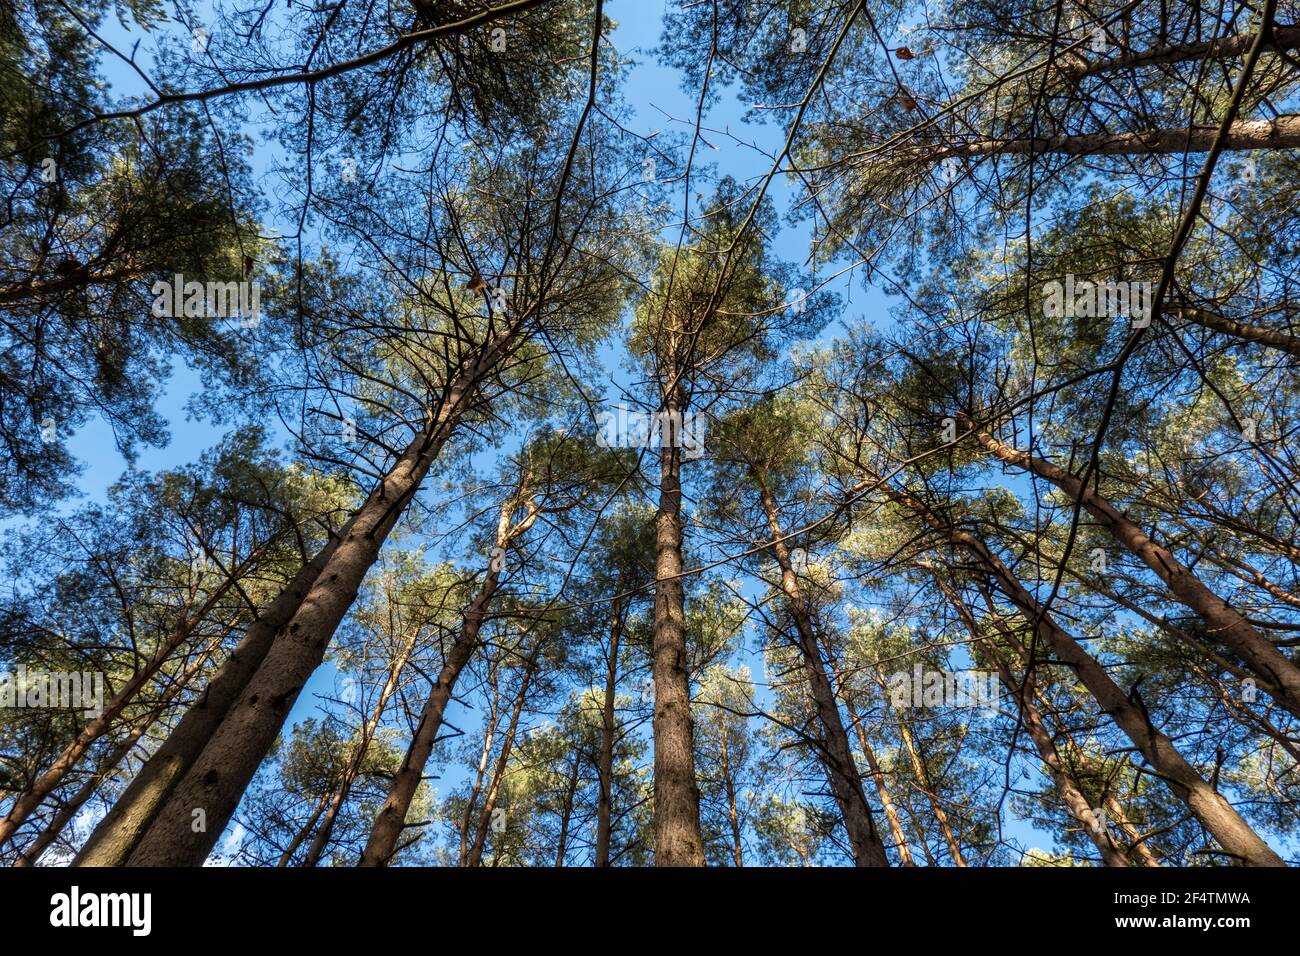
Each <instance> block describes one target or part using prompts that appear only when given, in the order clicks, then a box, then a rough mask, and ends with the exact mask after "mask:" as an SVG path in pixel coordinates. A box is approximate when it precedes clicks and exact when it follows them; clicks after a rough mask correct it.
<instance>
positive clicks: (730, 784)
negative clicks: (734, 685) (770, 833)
mask: <svg viewBox="0 0 1300 956" xmlns="http://www.w3.org/2000/svg"><path fill="white" fill-rule="evenodd" d="M722 784H723V788H724V789H725V790H726V791H727V824H728V826H730V827H731V861H732V862H733V863H734V864H735V865H736V867H737V868H740V867H743V866H744V865H745V851H744V841H743V840H742V839H741V832H740V812H739V809H738V808H737V806H736V783H735V781H734V780H732V779H731V754H730V753H729V752H728V751H727V728H726V726H725V725H724V726H723V728H722Z"/></svg>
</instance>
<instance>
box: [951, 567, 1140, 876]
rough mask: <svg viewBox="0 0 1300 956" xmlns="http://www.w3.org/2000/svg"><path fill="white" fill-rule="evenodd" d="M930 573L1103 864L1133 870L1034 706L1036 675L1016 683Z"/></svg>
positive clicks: (967, 613) (955, 598)
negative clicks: (1012, 705)
mask: <svg viewBox="0 0 1300 956" xmlns="http://www.w3.org/2000/svg"><path fill="white" fill-rule="evenodd" d="M930 570H931V573H932V574H933V575H934V578H935V582H936V583H937V584H938V586H939V589H940V590H941V591H943V593H944V595H945V596H946V597H947V598H948V601H949V603H950V604H952V606H953V609H954V610H955V611H956V612H957V616H958V617H960V618H961V620H962V623H963V624H964V625H965V626H966V630H967V631H968V632H969V633H970V636H971V638H972V640H973V641H974V642H975V645H976V646H977V647H979V648H980V649H981V650H982V651H983V652H984V654H985V655H986V656H987V657H988V658H989V660H991V661H992V662H993V666H994V667H996V668H997V672H998V678H999V680H1001V682H1002V686H1003V687H1005V688H1006V690H1007V693H1009V694H1010V695H1011V696H1012V697H1013V698H1014V699H1015V701H1016V704H1017V705H1018V706H1019V708H1020V723H1021V726H1023V727H1024V728H1025V731H1026V732H1027V733H1028V734H1029V739H1030V740H1031V741H1032V742H1033V744H1034V748H1035V749H1036V750H1037V751H1038V756H1039V759H1041V760H1042V761H1043V766H1045V767H1046V768H1047V772H1048V774H1049V775H1050V776H1051V778H1052V782H1053V784H1054V785H1055V786H1056V792H1057V794H1058V795H1059V796H1060V798H1061V802H1062V803H1064V804H1065V807H1066V809H1067V810H1069V811H1070V813H1071V814H1073V816H1074V818H1075V819H1076V820H1078V821H1079V823H1080V824H1081V825H1082V826H1083V830H1084V832H1085V833H1087V834H1088V838H1089V839H1090V840H1092V842H1093V845H1094V846H1096V848H1097V852H1098V853H1100V854H1101V858H1102V861H1103V862H1105V864H1106V865H1107V866H1132V865H1133V864H1132V861H1130V860H1129V857H1128V854H1127V853H1125V852H1124V849H1123V848H1122V847H1121V846H1119V844H1117V843H1116V842H1115V840H1114V838H1113V837H1112V836H1111V835H1110V831H1109V829H1107V827H1106V824H1105V816H1104V815H1101V814H1098V813H1096V812H1095V811H1094V810H1093V808H1092V805H1091V804H1089V802H1088V798H1087V797H1086V796H1085V795H1084V792H1083V788H1082V787H1081V786H1080V785H1079V782H1078V780H1077V779H1075V776H1074V772H1073V771H1072V770H1071V769H1070V767H1069V766H1067V765H1066V764H1065V762H1064V761H1063V760H1061V755H1060V753H1059V752H1058V751H1057V749H1056V744H1055V742H1054V741H1053V739H1052V733H1051V731H1049V730H1048V729H1047V724H1046V723H1045V722H1044V720H1043V715H1042V713H1041V712H1040V711H1039V709H1038V708H1037V707H1036V706H1034V702H1033V692H1034V684H1035V681H1034V675H1033V672H1032V671H1030V670H1026V673H1025V676H1024V679H1023V680H1019V679H1017V678H1016V675H1015V674H1014V673H1013V672H1012V670H1011V667H1010V665H1008V663H1007V661H1006V658H1004V657H1003V656H1002V654H1000V653H999V652H998V650H997V648H996V647H995V646H994V645H993V643H992V642H991V641H987V640H985V639H984V637H983V635H981V634H980V631H979V626H978V625H977V624H976V621H975V615H974V614H973V613H972V611H971V609H970V608H969V607H968V606H967V604H966V602H965V601H963V600H962V598H961V596H960V595H959V594H957V592H956V591H955V590H953V589H951V588H949V587H948V585H947V584H945V583H944V581H943V578H942V576H941V575H940V574H939V571H938V569H936V568H931V569H930ZM999 623H1000V622H999ZM1026 666H1028V665H1026Z"/></svg>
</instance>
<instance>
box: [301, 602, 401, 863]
mask: <svg viewBox="0 0 1300 956" xmlns="http://www.w3.org/2000/svg"><path fill="white" fill-rule="evenodd" d="M418 635H419V628H418V627H417V628H413V629H412V631H411V634H410V636H409V637H408V639H407V640H406V641H405V642H404V643H403V645H402V649H401V651H400V652H399V653H398V655H397V657H396V659H394V661H393V662H392V666H391V667H389V669H388V677H387V678H386V679H385V680H384V686H383V687H382V688H381V689H380V691H379V699H378V700H376V701H375V706H374V707H373V708H371V711H370V716H369V717H368V718H367V719H366V722H365V723H364V724H363V725H362V727H361V739H360V740H358V741H357V747H356V750H355V752H354V753H353V754H352V756H351V758H350V759H349V760H348V763H347V766H346V767H344V769H343V778H342V779H341V780H340V781H339V785H338V786H337V787H335V788H334V792H333V794H331V796H330V803H329V807H327V808H326V810H325V816H324V818H323V819H322V820H321V825H320V828H319V829H318V830H317V831H316V835H315V836H314V837H313V838H312V841H311V846H309V847H308V848H307V854H306V855H305V856H304V857H303V859H302V865H303V866H306V867H312V866H315V865H316V864H317V863H319V862H320V858H321V855H322V854H323V853H324V852H325V847H326V846H327V845H328V844H329V840H330V836H332V835H333V833H334V823H335V821H336V820H337V819H338V815H339V811H340V810H342V808H343V804H344V803H346V802H347V799H348V795H349V794H350V793H351V792H352V784H353V783H354V782H355V781H356V779H357V776H358V774H360V773H361V767H362V764H364V763H365V760H366V754H368V753H369V752H370V742H371V740H373V739H374V736H375V731H376V729H378V727H379V721H380V720H381V719H383V716H384V708H385V707H387V706H388V701H389V700H390V699H391V698H392V696H393V694H395V693H396V692H397V683H398V681H399V680H400V679H401V676H402V671H403V670H404V669H405V668H406V662H407V661H408V660H410V657H411V652H412V651H413V650H414V649H415V641H416V638H417V637H418ZM402 816H403V817H405V816H406V814H405V812H403V814H402Z"/></svg>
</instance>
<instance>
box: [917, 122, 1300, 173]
mask: <svg viewBox="0 0 1300 956" xmlns="http://www.w3.org/2000/svg"><path fill="white" fill-rule="evenodd" d="M1218 135H1219V127H1218V125H1217V124H1215V125H1212V126H1211V125H1198V126H1180V127H1175V128H1172V129H1155V130H1148V131H1147V132H1145V133H1083V134H1079V135H1075V136H1039V137H1032V138H1031V137H1026V138H1023V139H986V140H978V141H975V142H971V143H964V144H962V145H960V146H936V147H930V148H927V149H926V150H925V151H924V152H920V151H919V150H918V153H917V155H918V157H919V158H923V159H924V160H925V161H926V162H940V161H942V160H944V159H947V158H948V157H950V156H958V157H961V156H970V157H978V156H1005V155H1016V154H1020V155H1023V154H1026V153H1033V154H1034V155H1036V156H1037V155H1040V154H1042V153H1063V154H1067V155H1073V156H1145V155H1152V154H1177V155H1181V154H1183V153H1204V152H1208V151H1209V150H1210V148H1211V147H1212V146H1213V145H1214V142H1215V140H1216V139H1217V138H1218ZM1296 146H1300V115H1292V114H1286V115H1283V116H1279V117H1277V118H1276V119H1253V120H1236V121H1234V122H1233V123H1232V125H1230V126H1229V127H1228V132H1227V135H1226V136H1224V137H1223V148H1224V149H1227V150H1243V149H1291V148H1294V147H1296Z"/></svg>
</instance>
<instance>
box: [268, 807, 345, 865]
mask: <svg viewBox="0 0 1300 956" xmlns="http://www.w3.org/2000/svg"><path fill="white" fill-rule="evenodd" d="M334 789H335V788H334V787H330V788H329V789H328V790H326V791H325V792H324V793H322V794H321V795H320V796H319V797H318V798H317V799H316V806H315V807H314V808H313V809H312V812H311V816H310V817H308V818H307V822H306V823H304V824H303V825H302V826H300V827H299V828H298V832H297V833H295V834H294V835H293V839H292V840H290V841H289V845H288V846H287V847H285V848H284V852H283V853H281V854H280V859H279V860H278V861H277V862H276V864H275V865H276V866H277V867H280V866H288V865H289V862H290V861H291V860H292V859H293V855H294V854H295V853H297V852H298V848H299V847H300V846H302V845H303V843H305V842H306V841H307V837H308V836H309V835H310V834H311V832H312V831H313V830H315V829H316V823H317V822H318V821H319V820H320V818H321V814H323V813H324V812H325V807H326V806H328V805H329V800H330V794H332V793H333V792H334Z"/></svg>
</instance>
